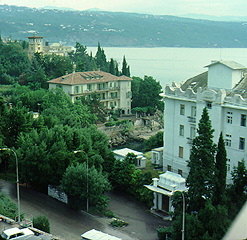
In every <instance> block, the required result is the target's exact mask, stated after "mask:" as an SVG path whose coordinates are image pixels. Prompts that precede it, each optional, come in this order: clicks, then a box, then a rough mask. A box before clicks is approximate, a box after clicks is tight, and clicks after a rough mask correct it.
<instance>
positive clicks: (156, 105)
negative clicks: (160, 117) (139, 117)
mask: <svg viewBox="0 0 247 240" xmlns="http://www.w3.org/2000/svg"><path fill="white" fill-rule="evenodd" d="M131 91H132V95H133V99H132V102H131V108H132V112H136V113H138V114H143V113H145V114H154V113H155V112H156V110H157V109H158V110H163V109H164V103H163V102H162V101H161V99H162V97H161V96H159V94H160V93H161V92H162V87H161V85H160V83H159V82H157V81H156V80H155V79H154V78H153V77H151V76H144V79H142V78H140V77H133V81H132V84H131Z"/></svg>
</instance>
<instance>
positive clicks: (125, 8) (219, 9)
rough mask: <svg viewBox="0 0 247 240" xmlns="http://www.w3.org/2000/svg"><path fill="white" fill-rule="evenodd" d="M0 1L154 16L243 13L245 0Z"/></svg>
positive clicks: (245, 5)
mask: <svg viewBox="0 0 247 240" xmlns="http://www.w3.org/2000/svg"><path fill="white" fill-rule="evenodd" d="M0 4H8V5H17V6H26V7H36V8H39V7H44V6H55V7H69V8H73V9H76V10H87V9H90V8H99V9H101V10H105V11H114V12H116V11H119V12H136V13H148V14H155V15H185V14H191V13H193V14H203V15H213V16H246V15H247V4H246V0H236V1H233V0H134V1H133V0H0Z"/></svg>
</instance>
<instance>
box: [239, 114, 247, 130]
mask: <svg viewBox="0 0 247 240" xmlns="http://www.w3.org/2000/svg"><path fill="white" fill-rule="evenodd" d="M240 126H243V127H246V115H245V114H241V121H240Z"/></svg>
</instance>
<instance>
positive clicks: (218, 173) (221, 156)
mask: <svg viewBox="0 0 247 240" xmlns="http://www.w3.org/2000/svg"><path fill="white" fill-rule="evenodd" d="M226 174H227V167H226V148H225V143H224V139H223V135H222V132H221V133H220V137H219V141H218V148H217V154H216V162H215V187H214V197H213V204H214V205H218V204H222V203H223V201H224V200H225V191H226Z"/></svg>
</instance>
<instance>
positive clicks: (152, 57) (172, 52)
mask: <svg viewBox="0 0 247 240" xmlns="http://www.w3.org/2000/svg"><path fill="white" fill-rule="evenodd" d="M103 49H104V52H105V54H106V57H107V60H110V59H111V58H113V59H115V60H116V61H117V62H118V64H119V69H120V70H121V67H122V60H123V57H124V56H125V58H126V61H127V63H128V65H129V66H130V72H131V77H133V76H136V77H141V78H143V77H144V76H145V75H146V76H152V77H153V78H154V79H156V80H157V81H159V82H160V84H161V86H162V88H164V87H165V86H166V85H167V84H171V83H172V82H176V83H181V82H184V81H186V80H187V79H189V78H191V77H193V76H196V75H198V74H200V73H202V72H205V71H207V68H205V66H207V65H208V64H210V63H211V61H213V60H225V61H235V62H238V63H240V64H242V65H244V66H246V67H247V48H167V47H159V48H122V47H103ZM96 51H97V48H96V47H88V48H87V52H88V53H90V52H92V54H93V56H95V54H96Z"/></svg>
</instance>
